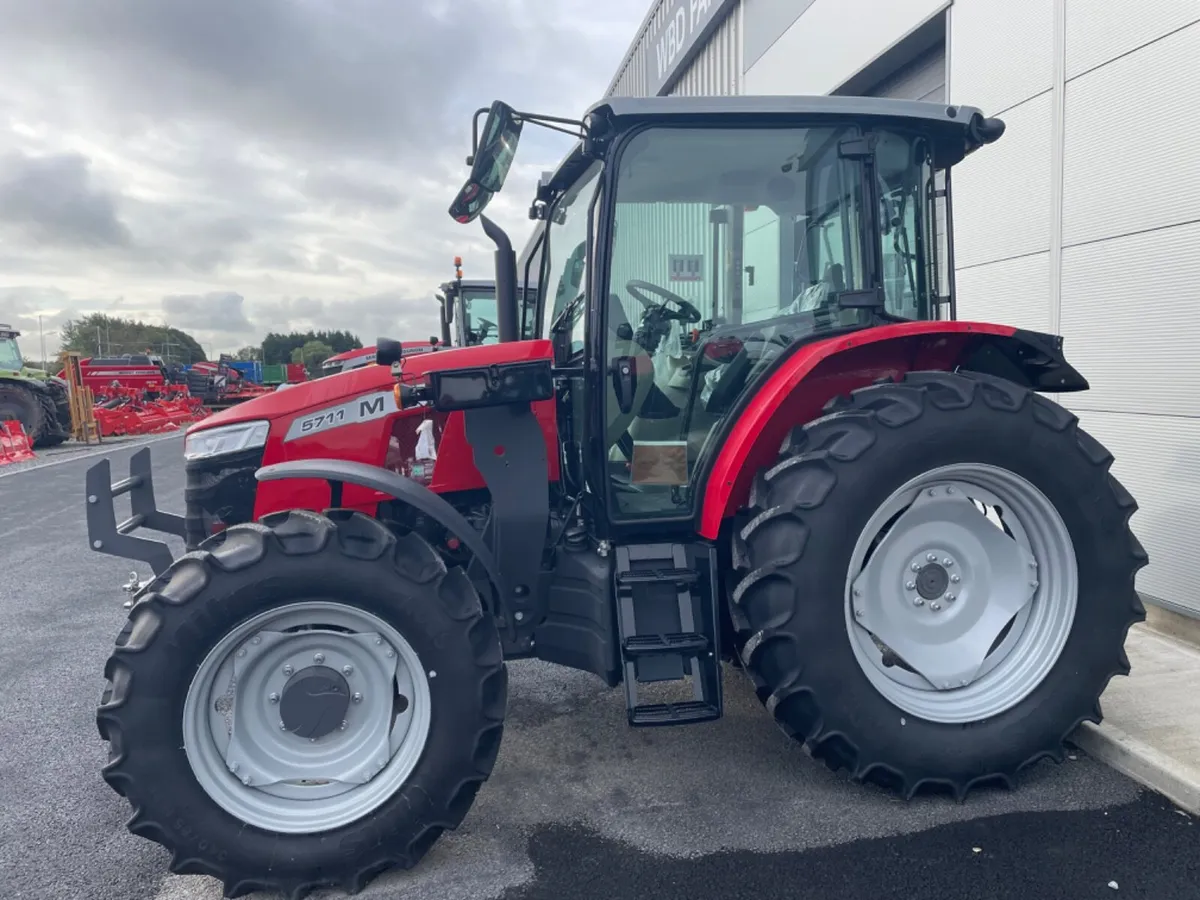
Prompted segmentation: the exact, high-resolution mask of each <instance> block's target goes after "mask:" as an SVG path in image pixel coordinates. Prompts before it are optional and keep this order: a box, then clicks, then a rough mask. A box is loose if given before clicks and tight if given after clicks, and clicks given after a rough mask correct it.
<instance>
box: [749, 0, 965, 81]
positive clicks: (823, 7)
mask: <svg viewBox="0 0 1200 900" xmlns="http://www.w3.org/2000/svg"><path fill="white" fill-rule="evenodd" d="M949 5H950V3H949V0H889V2H887V3H879V2H876V0H816V2H815V3H813V4H812V5H811V6H810V7H809V8H808V9H806V10H805V11H804V14H803V15H801V16H800V17H799V18H798V19H796V21H795V22H793V23H792V25H791V27H790V28H788V30H787V31H785V32H784V33H783V34H782V35H781V36H780V37H779V39H778V40H777V41H775V43H774V44H772V45H771V47H770V49H768V50H767V51H766V52H765V53H763V54H762V56H760V57H759V58H758V60H757V61H756V62H755V63H754V65H752V66H751V67H750V68H749V69H748V70H747V71H746V76H745V93H747V94H828V93H829V92H830V91H832V90H833V89H834V88H836V87H837V86H838V85H840V84H842V83H843V82H844V81H846V80H847V79H848V78H850V77H851V76H852V75H854V74H856V73H857V72H858V71H859V70H860V69H862V68H863V67H864V66H866V65H867V63H869V62H871V61H872V60H874V59H875V58H876V57H878V56H880V55H881V54H882V53H883V52H884V51H886V50H887V49H888V48H889V47H891V46H892V45H894V44H895V43H896V42H898V41H899V40H900V39H901V38H903V37H905V36H906V35H907V34H908V33H909V32H911V31H913V30H914V29H915V28H917V27H918V26H920V25H922V24H924V23H925V22H927V21H929V19H930V18H932V17H933V16H934V15H936V14H938V13H939V12H941V11H942V10H944V9H945V8H946V7H947V6H949Z"/></svg>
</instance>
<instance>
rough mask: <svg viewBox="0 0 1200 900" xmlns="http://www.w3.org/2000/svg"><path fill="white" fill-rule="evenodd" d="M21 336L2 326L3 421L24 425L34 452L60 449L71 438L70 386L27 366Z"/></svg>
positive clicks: (0, 407)
mask: <svg viewBox="0 0 1200 900" xmlns="http://www.w3.org/2000/svg"><path fill="white" fill-rule="evenodd" d="M20 336H21V332H19V331H16V330H14V329H12V328H10V327H9V326H8V325H0V422H3V421H5V420H13V419H15V420H16V421H18V422H20V423H21V427H22V428H24V429H25V434H26V435H27V436H28V437H29V442H30V444H31V445H32V446H33V447H34V449H41V448H45V447H56V446H58V445H59V444H61V443H62V442H63V441H66V440H68V439H69V438H70V437H71V406H70V403H69V402H68V399H67V383H66V381H64V380H63V379H61V378H58V377H56V376H53V375H50V374H49V373H48V372H45V371H43V370H42V369H32V368H30V367H29V366H27V365H25V360H24V357H22V356H21V348H20V346H19V345H18V344H17V338H19V337H20Z"/></svg>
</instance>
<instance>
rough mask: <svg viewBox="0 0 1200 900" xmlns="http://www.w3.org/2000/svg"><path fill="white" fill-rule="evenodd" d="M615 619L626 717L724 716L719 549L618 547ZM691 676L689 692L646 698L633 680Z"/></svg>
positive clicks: (649, 721)
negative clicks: (677, 697)
mask: <svg viewBox="0 0 1200 900" xmlns="http://www.w3.org/2000/svg"><path fill="white" fill-rule="evenodd" d="M615 556H616V573H615V580H616V593H617V624H618V627H619V628H620V633H621V644H620V648H621V663H622V669H623V671H624V681H625V704H626V707H627V710H628V716H629V724H630V725H634V726H652V725H687V724H692V723H695V722H708V721H711V720H713V719H718V718H720V717H721V655H720V647H719V646H718V640H719V635H720V631H719V619H718V616H717V605H716V604H717V599H716V598H717V590H716V586H717V581H716V572H717V554H716V550H715V548H713V547H710V546H708V545H707V544H699V543H697V544H675V543H661V544H626V545H619V546H617V547H616V554H615ZM664 681H686V682H689V683H690V684H691V688H692V698H691V699H690V700H684V701H681V702H669V703H644V702H642V698H641V696H640V694H639V690H638V685H640V684H652V683H656V682H664Z"/></svg>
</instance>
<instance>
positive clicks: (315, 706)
mask: <svg viewBox="0 0 1200 900" xmlns="http://www.w3.org/2000/svg"><path fill="white" fill-rule="evenodd" d="M349 708H350V685H349V684H348V683H347V682H346V679H345V678H343V677H342V675H341V673H340V672H336V671H334V670H333V669H331V668H329V667H328V666H309V667H308V668H307V669H302V670H301V671H299V672H297V673H296V674H295V675H293V676H292V677H291V678H289V679H288V682H287V684H285V685H284V687H283V696H282V698H281V699H280V701H279V718H280V720H281V721H282V722H283V727H284V730H286V731H290V732H291V733H292V734H295V735H296V736H297V737H302V738H309V739H312V740H315V739H317V738H323V737H325V735H327V734H332V733H333V732H334V731H337V730H339V729H340V728H341V726H342V723H343V722H344V721H345V720H346V710H348V709H349Z"/></svg>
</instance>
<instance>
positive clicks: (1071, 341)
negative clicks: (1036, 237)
mask: <svg viewBox="0 0 1200 900" xmlns="http://www.w3.org/2000/svg"><path fill="white" fill-rule="evenodd" d="M1197 248H1200V224H1193V225H1181V226H1176V227H1174V228H1167V229H1164V230H1161V231H1153V232H1149V233H1142V234H1136V235H1129V236H1127V237H1120V238H1113V239H1112V240H1107V241H1099V242H1097V243H1094V244H1084V245H1083V246H1080V247H1068V248H1066V249H1065V250H1064V251H1063V288H1062V333H1063V335H1064V337H1065V338H1066V347H1067V351H1068V353H1067V355H1068V358H1069V359H1070V360H1071V362H1072V363H1073V364H1074V365H1075V366H1076V367H1078V368H1079V370H1080V371H1081V372H1083V374H1084V377H1086V378H1087V379H1088V381H1090V382H1091V384H1092V389H1091V390H1090V391H1088V392H1087V393H1086V394H1083V395H1081V396H1080V404H1079V405H1080V406H1081V407H1085V408H1089V409H1103V410H1109V411H1113V412H1125V413H1136V412H1147V413H1154V414H1157V415H1177V416H1200V398H1198V397H1197V395H1196V385H1197V384H1200V320H1198V319H1197V318H1196V316H1195V315H1194V312H1193V311H1194V307H1195V306H1196V304H1197V302H1200V297H1198V296H1197V285H1200V252H1197ZM1147 427H1153V428H1155V429H1157V428H1158V426H1157V425H1154V424H1152V423H1148V425H1147ZM1195 452H1196V453H1198V454H1200V446H1197V447H1196V448H1195Z"/></svg>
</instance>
